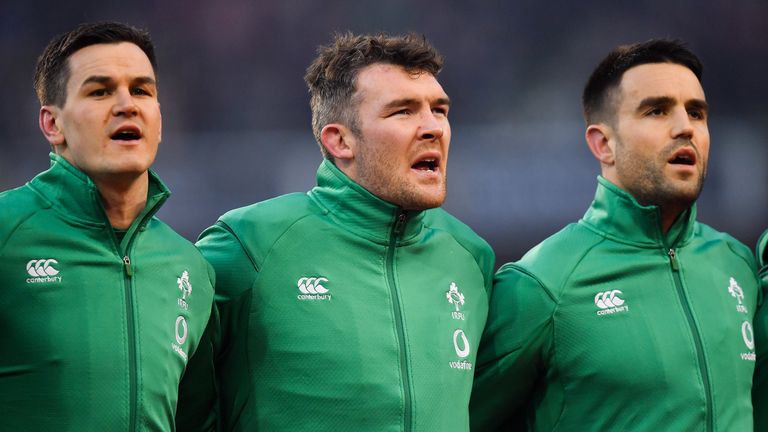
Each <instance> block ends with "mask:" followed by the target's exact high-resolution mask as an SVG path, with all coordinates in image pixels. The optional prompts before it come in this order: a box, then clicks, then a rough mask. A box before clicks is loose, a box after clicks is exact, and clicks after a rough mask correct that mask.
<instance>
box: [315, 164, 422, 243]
mask: <svg viewBox="0 0 768 432" xmlns="http://www.w3.org/2000/svg"><path fill="white" fill-rule="evenodd" d="M309 196H310V197H312V198H313V199H315V201H316V202H317V203H318V204H319V205H320V206H321V207H322V208H323V209H324V210H325V211H326V212H327V213H328V214H329V215H330V217H331V218H332V219H333V220H334V221H336V222H337V223H339V224H340V225H342V226H344V227H345V228H346V229H348V230H349V231H352V232H354V233H356V234H358V235H360V236H362V237H365V238H368V239H370V240H373V241H375V242H377V243H381V244H388V243H389V241H390V239H391V236H392V233H393V229H394V227H395V224H396V223H397V221H398V219H399V218H400V216H401V215H404V216H405V224H404V225H403V226H402V234H401V237H400V239H399V240H401V241H408V240H410V239H412V238H413V237H415V236H416V235H418V234H419V232H420V231H421V228H422V221H423V219H424V213H425V212H423V211H405V210H403V209H402V208H400V207H398V206H396V205H394V204H392V203H389V202H387V201H384V200H382V199H381V198H379V197H377V196H375V195H373V194H372V193H370V192H368V191H367V190H366V189H365V188H363V187H362V186H360V185H359V184H357V183H355V182H354V181H352V180H351V179H350V178H349V177H347V175H346V174H344V173H343V172H341V170H339V169H338V168H337V167H336V165H334V164H333V163H332V162H330V161H328V160H323V163H322V164H320V168H318V169H317V186H315V187H314V188H313V189H312V190H311V191H309Z"/></svg>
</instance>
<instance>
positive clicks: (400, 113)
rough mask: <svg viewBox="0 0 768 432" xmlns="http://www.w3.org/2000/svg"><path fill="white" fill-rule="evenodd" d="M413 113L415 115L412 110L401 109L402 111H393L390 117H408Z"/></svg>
mask: <svg viewBox="0 0 768 432" xmlns="http://www.w3.org/2000/svg"><path fill="white" fill-rule="evenodd" d="M412 113H413V111H411V109H410V108H400V109H396V110H394V111H392V113H391V114H390V115H389V116H390V117H395V116H408V115H411V114H412Z"/></svg>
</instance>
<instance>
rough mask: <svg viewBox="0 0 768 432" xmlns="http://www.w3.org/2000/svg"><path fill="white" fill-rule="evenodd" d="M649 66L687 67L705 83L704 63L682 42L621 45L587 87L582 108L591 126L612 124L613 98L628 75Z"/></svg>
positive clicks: (652, 41) (601, 66) (602, 63)
mask: <svg viewBox="0 0 768 432" xmlns="http://www.w3.org/2000/svg"><path fill="white" fill-rule="evenodd" d="M648 63H673V64H679V65H681V66H685V67H687V68H688V69H690V70H691V71H692V72H693V74H694V75H696V78H698V79H699V81H701V75H702V69H703V67H702V65H701V61H700V60H699V58H698V57H696V54H694V53H693V52H691V50H689V49H688V48H687V47H686V46H685V44H684V43H683V42H682V41H679V40H672V39H651V40H649V41H647V42H643V43H636V44H632V45H621V46H619V47H617V48H616V49H614V50H613V51H611V52H610V53H609V54H608V56H606V57H605V58H604V59H603V61H601V62H600V64H599V65H598V66H597V68H596V69H595V70H594V71H593V72H592V75H591V76H590V77H589V81H587V85H586V86H585V87H584V94H583V95H582V105H583V108H584V118H585V119H586V121H587V124H595V123H599V122H603V121H606V122H609V121H612V120H613V115H614V114H615V112H614V109H612V107H611V105H612V104H613V103H614V102H615V101H614V95H613V94H614V93H615V91H616V89H617V88H618V87H619V85H620V84H621V78H622V76H623V75H624V72H626V71H627V70H629V69H631V68H633V67H635V66H639V65H642V64H648Z"/></svg>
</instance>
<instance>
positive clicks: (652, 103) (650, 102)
mask: <svg viewBox="0 0 768 432" xmlns="http://www.w3.org/2000/svg"><path fill="white" fill-rule="evenodd" d="M675 102H676V100H675V99H674V98H672V97H669V96H655V97H648V98H645V99H643V100H641V101H640V103H639V104H638V105H637V111H643V110H645V109H647V108H651V107H658V106H663V107H668V106H670V105H674V104H675ZM685 106H686V108H694V109H699V110H702V111H707V110H708V109H709V104H707V101H705V100H703V99H691V100H689V101H686V103H685Z"/></svg>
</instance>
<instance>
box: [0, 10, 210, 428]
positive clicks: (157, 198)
mask: <svg viewBox="0 0 768 432" xmlns="http://www.w3.org/2000/svg"><path fill="white" fill-rule="evenodd" d="M35 89H36V91H37V94H38V97H39V99H40V104H41V108H40V114H39V124H40V129H41V131H42V132H43V135H44V136H45V138H46V139H47V140H48V142H49V143H50V144H51V147H52V150H53V152H52V153H51V155H50V159H51V167H50V169H48V170H47V171H45V172H43V173H41V174H39V175H38V176H36V177H35V178H33V179H32V180H31V181H30V182H29V183H27V184H26V185H24V186H22V187H19V188H17V189H13V190H9V191H6V192H3V193H0V292H2V294H0V323H1V324H0V328H2V330H1V331H0V424H2V427H0V429H3V430H14V431H53V430H72V431H118V430H123V431H134V430H172V429H173V428H174V414H175V411H176V402H177V395H178V388H179V382H180V380H181V377H182V375H183V374H184V371H185V368H186V367H187V365H188V361H190V358H191V357H192V355H193V354H194V353H195V351H196V350H198V348H199V347H201V346H202V345H201V343H200V340H201V337H202V335H203V331H204V329H205V328H206V324H207V323H208V321H209V317H210V315H211V311H212V305H213V271H212V269H211V267H210V266H209V265H208V264H207V263H206V262H205V260H204V259H203V257H202V255H201V254H200V253H199V252H198V251H197V250H196V249H195V247H194V246H193V245H192V244H191V243H190V242H188V241H187V240H185V239H183V238H182V237H181V236H179V235H178V234H176V233H175V232H174V231H173V230H171V229H170V228H169V227H168V226H167V225H165V224H164V223H162V222H161V221H159V220H158V219H157V218H155V217H154V214H155V212H157V210H158V209H159V208H160V206H161V205H162V203H163V202H164V201H165V200H166V199H167V198H168V195H169V192H168V189H167V188H166V187H165V186H164V185H163V183H162V182H161V181H160V179H159V178H158V177H157V176H156V175H155V174H154V173H153V172H152V171H149V167H150V165H151V164H152V162H153V161H154V159H155V155H156V153H157V148H158V145H159V143H160V129H161V117H160V105H159V103H158V99H157V78H156V75H155V56H154V50H153V46H152V42H151V40H150V37H149V34H148V33H147V32H145V31H143V30H139V29H136V28H133V27H130V26H127V25H124V24H120V23H114V22H101V23H90V24H82V25H80V26H78V27H77V28H75V29H74V30H72V31H70V32H67V33H64V34H62V35H60V36H57V37H56V38H54V39H53V40H52V41H51V42H50V44H49V45H48V46H47V48H46V49H45V51H44V52H43V54H42V55H41V56H40V59H39V60H38V63H37V68H36V71H35ZM206 418H207V416H206ZM203 426H206V425H203ZM207 426H212V425H211V424H209V425H207Z"/></svg>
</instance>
